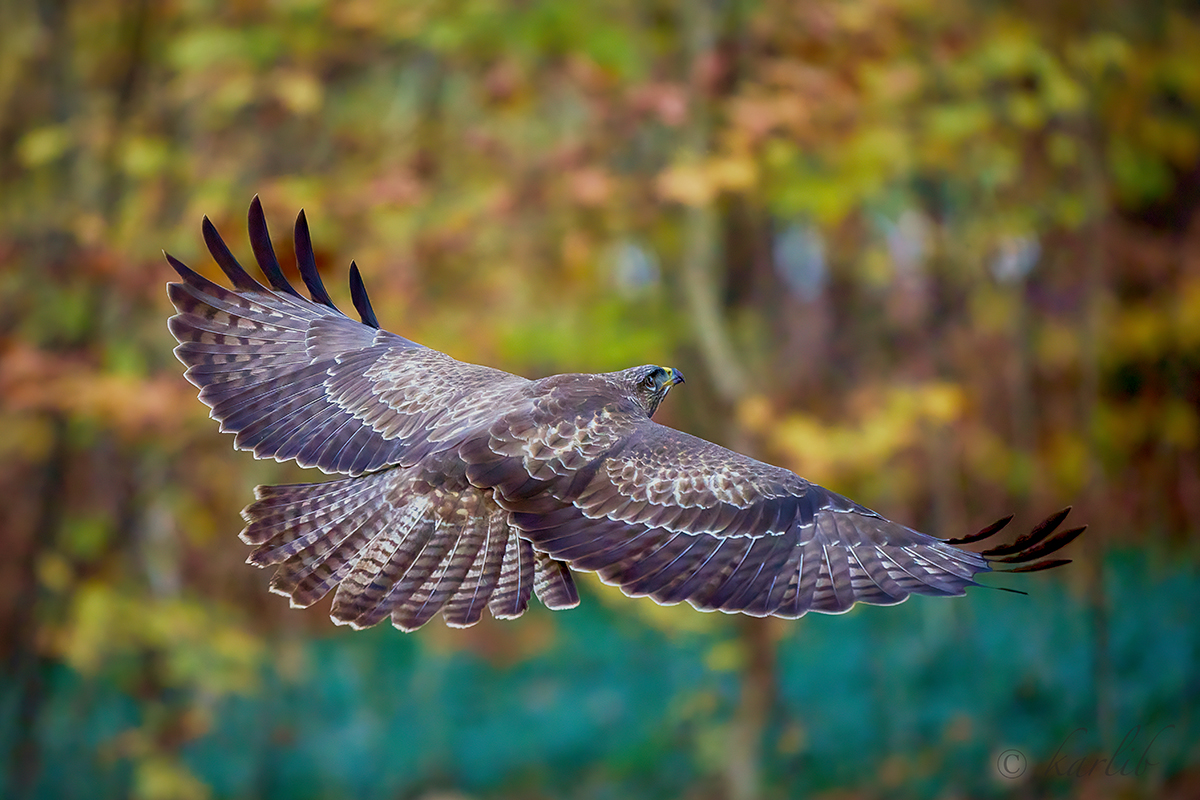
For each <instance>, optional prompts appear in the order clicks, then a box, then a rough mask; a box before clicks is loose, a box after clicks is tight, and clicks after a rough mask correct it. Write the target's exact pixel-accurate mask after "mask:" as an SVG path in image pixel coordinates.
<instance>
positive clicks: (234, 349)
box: [167, 198, 528, 475]
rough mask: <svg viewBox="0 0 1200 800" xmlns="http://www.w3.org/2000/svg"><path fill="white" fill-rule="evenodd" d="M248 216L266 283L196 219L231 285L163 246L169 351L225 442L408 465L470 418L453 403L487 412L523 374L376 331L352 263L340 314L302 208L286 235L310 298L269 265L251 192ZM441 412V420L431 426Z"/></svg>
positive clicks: (344, 464)
mask: <svg viewBox="0 0 1200 800" xmlns="http://www.w3.org/2000/svg"><path fill="white" fill-rule="evenodd" d="M248 223H249V230H250V241H251V247H252V249H253V251H254V255H255V258H256V260H257V261H258V264H259V266H260V268H261V269H262V271H263V274H264V275H265V276H266V281H267V284H268V285H266V286H264V285H263V284H261V283H259V282H258V281H256V280H255V279H254V278H252V277H251V276H250V275H249V274H248V273H247V272H246V271H245V270H244V269H243V268H242V266H241V264H239V263H238V261H237V259H236V258H235V257H234V256H233V253H232V252H231V251H230V250H229V248H228V246H226V244H225V242H224V240H222V238H221V236H220V234H219V233H218V232H217V229H216V227H215V226H214V225H213V224H212V222H211V221H209V220H208V218H207V217H206V218H205V219H204V224H203V233H204V241H205V244H206V245H207V246H208V249H209V252H210V253H211V254H212V256H213V259H214V260H215V261H216V262H217V265H218V266H219V267H220V268H221V270H222V272H224V273H225V276H226V278H227V279H228V280H229V281H230V282H231V283H232V284H233V288H232V289H226V288H224V287H222V286H220V285H218V284H216V283H214V282H213V281H210V280H208V279H207V278H204V277H203V276H201V275H200V274H198V273H197V272H195V271H194V270H192V269H190V268H188V267H187V266H186V265H184V264H183V263H182V262H180V261H179V260H178V259H175V258H173V257H171V256H167V260H168V262H169V263H170V264H171V266H172V267H173V268H174V269H175V271H176V272H177V273H178V275H179V277H180V279H181V282H179V283H172V284H169V285H168V289H167V293H168V296H169V297H170V299H171V302H172V303H173V304H174V305H175V307H176V310H177V312H178V313H177V314H176V315H175V316H173V317H171V319H170V320H169V321H168V329H169V330H170V331H171V333H172V335H173V336H175V338H176V339H177V340H178V341H179V346H178V347H176V348H175V354H176V356H177V357H178V358H179V360H180V361H182V362H183V363H184V364H185V365H186V366H187V371H186V373H185V375H186V377H187V378H188V380H190V381H191V382H192V383H193V384H195V385H196V386H197V387H199V389H200V399H201V400H202V401H203V402H204V403H205V404H207V405H208V406H209V407H210V408H211V409H212V416H213V418H215V419H217V420H218V421H219V422H220V423H221V429H222V430H223V431H227V432H231V433H234V434H237V436H236V438H235V441H234V446H235V447H237V448H239V449H245V450H251V451H253V452H254V454H255V455H256V456H258V457H260V458H275V459H277V460H289V459H294V460H296V461H297V462H298V463H299V464H300V465H301V466H305V467H319V468H321V469H322V470H324V471H325V472H338V473H344V474H348V475H363V474H365V473H368V472H371V471H373V470H377V469H380V468H382V467H386V466H390V465H398V464H404V463H408V462H406V458H407V457H408V455H409V454H410V453H413V452H415V451H416V450H422V451H423V448H424V449H427V448H426V445H428V444H429V442H430V438H429V437H431V436H437V435H441V434H445V433H450V434H453V433H455V432H457V430H458V428H460V427H461V426H462V425H463V424H466V422H469V421H470V420H465V419H464V416H463V414H464V412H463V411H461V410H460V409H458V406H460V405H463V404H464V402H465V403H466V404H467V405H472V404H477V406H478V407H479V408H482V409H486V410H488V411H494V410H495V408H496V407H497V405H498V400H499V399H500V398H503V397H504V396H506V395H508V394H511V393H512V392H519V391H520V389H521V387H523V386H525V385H526V384H528V381H525V380H524V379H522V378H517V377H516V376H513V375H509V374H507V373H504V372H501V371H499V370H493V369H489V368H486V367H478V366H475V365H471V364H463V363H461V362H458V361H455V360H454V359H452V358H450V357H449V356H447V355H445V354H443V353H439V352H437V351H435V350H430V349H428V348H425V347H422V346H421V345H418V344H416V343H414V342H411V341H409V340H407V339H404V338H403V337H400V336H396V335H395V334H391V333H387V332H386V331H381V330H377V329H378V327H379V323H378V320H377V318H376V316H375V312H374V310H373V309H372V308H371V303H370V299H369V297H368V295H367V291H366V287H365V286H364V284H363V280H362V275H361V274H360V273H359V271H358V268H357V266H352V269H351V272H350V285H351V295H352V299H353V301H354V306H355V308H356V310H357V311H358V312H359V315H360V316H361V317H362V322H357V321H355V320H352V319H350V318H348V317H346V316H345V315H343V314H342V313H341V312H340V311H338V309H337V307H336V306H335V305H334V304H333V301H332V299H331V298H330V297H329V293H328V292H327V291H326V290H325V286H324V284H323V282H322V281H321V277H320V274H319V272H318V271H317V268H316V258H315V255H314V253H313V249H312V241H311V238H310V236H309V232H308V224H307V221H306V219H305V217H304V214H303V212H301V214H300V216H299V217H298V218H297V221H296V230H295V239H296V255H297V263H298V266H299V269H300V275H301V278H302V279H303V280H304V283H305V285H306V286H307V288H308V290H309V293H310V295H311V296H312V300H307V299H305V298H304V297H302V296H301V295H300V293H299V292H297V291H296V290H295V289H294V288H293V287H292V286H291V284H290V283H289V282H288V280H287V278H286V276H285V275H284V273H283V270H282V268H281V267H280V265H279V261H278V259H277V258H276V256H275V251H274V248H273V247H272V245H271V239H270V234H269V232H268V230H267V225H266V219H265V217H264V216H263V213H262V205H261V203H260V202H259V201H258V199H257V198H255V200H254V201H253V202H252V203H251V206H250V211H249V213H248ZM468 416H469V415H468ZM443 418H447V419H449V420H451V422H449V423H447V424H446V425H445V426H444V427H439V426H441V425H442V422H441V421H442V420H443ZM456 426H457V427H456Z"/></svg>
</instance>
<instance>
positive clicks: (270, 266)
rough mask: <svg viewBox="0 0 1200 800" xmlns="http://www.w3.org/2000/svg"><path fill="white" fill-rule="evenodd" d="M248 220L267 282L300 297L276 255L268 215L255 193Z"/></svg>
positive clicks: (254, 248) (253, 245) (252, 246)
mask: <svg viewBox="0 0 1200 800" xmlns="http://www.w3.org/2000/svg"><path fill="white" fill-rule="evenodd" d="M247 221H248V224H249V229H250V247H251V248H252V249H253V250H254V258H255V260H256V261H258V266H259V269H261V270H262V271H263V275H266V276H267V282H268V283H270V284H271V287H272V288H274V289H275V290H276V291H280V292H285V293H287V294H290V295H292V296H293V297H297V298H299V297H300V294H299V293H298V292H297V291H296V290H295V289H293V288H292V284H291V283H289V282H288V279H287V278H285V277H284V275H283V269H282V268H281V267H280V266H279V259H277V258H276V257H275V248H274V247H272V246H271V234H270V232H269V231H268V230H267V217H266V215H265V214H263V208H262V202H261V201H260V200H259V199H258V195H254V199H253V200H251V201H250V211H249V213H248V214H247ZM300 299H303V298H300Z"/></svg>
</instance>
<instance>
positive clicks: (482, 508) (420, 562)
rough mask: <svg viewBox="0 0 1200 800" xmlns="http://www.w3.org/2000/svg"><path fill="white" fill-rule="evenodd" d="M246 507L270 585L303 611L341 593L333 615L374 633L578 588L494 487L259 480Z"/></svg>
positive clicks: (399, 477) (552, 597) (475, 616)
mask: <svg viewBox="0 0 1200 800" xmlns="http://www.w3.org/2000/svg"><path fill="white" fill-rule="evenodd" d="M255 496H256V498H257V499H256V500H255V502H254V503H252V504H250V505H249V506H248V507H247V508H246V509H245V511H243V512H242V515H243V517H245V519H246V522H247V523H248V524H247V525H246V528H245V529H244V530H243V531H242V534H241V538H242V540H243V541H245V542H246V543H247V544H251V545H255V549H254V550H253V552H251V554H250V557H249V558H248V559H247V561H248V562H249V563H251V564H254V565H255V566H259V567H265V566H273V565H278V568H277V571H276V573H275V575H274V577H273V578H272V579H271V591H273V592H275V593H277V594H281V595H284V596H286V597H288V598H290V600H291V603H292V605H293V606H294V607H301V608H303V607H307V606H310V605H312V604H313V603H315V602H317V601H318V600H320V599H321V598H322V597H324V596H325V595H326V594H328V593H329V592H330V591H332V590H334V589H336V594H335V595H334V600H333V607H332V611H331V616H332V618H333V621H334V622H336V623H338V624H341V625H350V626H352V627H354V628H367V627H371V626H372V625H376V624H378V623H379V622H382V621H383V620H384V619H385V618H387V617H389V616H390V617H391V620H392V624H393V625H395V626H396V627H397V628H399V629H400V630H403V631H414V630H416V629H418V628H420V627H421V626H422V625H424V624H425V623H426V622H428V621H429V620H430V619H432V618H433V617H434V616H435V615H437V614H438V613H439V612H440V613H441V614H442V616H443V618H444V619H445V620H446V622H447V624H449V625H451V626H453V627H460V628H462V627H469V626H471V625H474V624H475V623H476V622H478V621H479V620H480V619H481V618H482V616H483V610H484V608H489V609H490V610H491V612H492V615H493V616H495V617H497V618H501V619H512V618H515V617H519V616H521V614H522V613H524V611H525V609H526V607H527V606H528V604H529V599H530V597H531V596H532V595H533V594H534V593H536V594H537V596H538V598H539V599H540V600H542V602H543V603H545V605H546V606H548V607H549V608H552V609H560V608H572V607H574V606H575V605H577V604H578V602H579V595H578V593H577V592H576V590H575V584H574V582H573V580H572V578H571V575H570V572H569V570H568V569H567V567H566V565H564V564H563V563H562V562H560V561H555V560H553V559H551V558H550V557H549V556H546V555H544V554H542V553H535V552H534V550H533V548H532V546H531V545H530V544H529V542H528V541H525V540H524V539H521V538H520V537H518V536H517V535H516V531H515V529H513V528H512V527H511V526H510V524H509V521H508V513H507V512H505V511H504V510H503V509H501V508H500V507H499V506H497V505H496V504H495V502H494V501H493V500H492V497H491V493H490V492H488V491H486V490H480V489H477V488H475V487H473V486H465V487H463V488H462V489H461V490H460V491H457V492H454V491H448V490H446V489H444V488H439V489H431V488H429V487H428V485H427V484H424V483H423V482H421V481H416V480H414V479H413V478H412V476H411V475H410V474H409V472H408V471H407V470H403V469H392V470H385V471H383V472H375V473H370V474H367V475H363V476H361V477H357V478H347V479H344V480H338V481H330V482H328V483H319V484H297V485H290V486H260V487H258V488H257V489H256V490H255Z"/></svg>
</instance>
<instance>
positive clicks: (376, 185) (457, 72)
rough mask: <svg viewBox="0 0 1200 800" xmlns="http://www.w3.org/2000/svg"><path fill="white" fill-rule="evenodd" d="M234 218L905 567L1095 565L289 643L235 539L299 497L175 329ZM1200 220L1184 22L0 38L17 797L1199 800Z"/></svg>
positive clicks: (240, 247)
mask: <svg viewBox="0 0 1200 800" xmlns="http://www.w3.org/2000/svg"><path fill="white" fill-rule="evenodd" d="M255 193H257V194H259V195H260V196H261V198H262V201H263V204H264V206H265V208H266V211H267V216H268V219H269V220H270V221H271V222H272V223H273V226H274V228H273V230H274V234H275V236H276V240H277V241H276V248H277V249H278V250H279V251H280V254H281V257H282V260H283V261H285V262H288V261H289V260H290V256H291V247H290V245H289V244H288V242H289V241H290V227H291V222H292V220H293V219H294V217H295V214H296V212H297V211H298V210H299V209H300V208H302V207H303V208H304V209H305V210H306V212H307V215H308V219H309V220H310V222H311V224H312V228H313V236H314V240H315V242H316V246H317V248H318V251H317V256H318V263H319V265H320V268H321V270H322V272H323V273H324V275H325V279H326V282H327V284H328V285H329V286H330V289H331V291H332V292H333V294H334V296H335V298H339V299H340V300H341V301H342V302H344V303H345V304H346V306H348V305H349V304H348V292H347V291H346V289H345V274H346V267H347V265H348V263H349V261H350V259H351V258H354V259H356V260H357V262H358V264H359V265H360V266H361V267H362V269H363V272H364V275H365V277H366V281H367V285H368V287H369V288H370V289H371V291H372V295H373V298H374V304H375V308H376V310H377V312H378V313H379V316H380V318H381V319H382V320H383V321H384V324H385V326H386V327H389V328H391V329H392V330H396V331H398V332H401V333H403V334H404V335H405V336H408V337H410V338H413V339H416V340H418V341H421V342H423V343H425V344H428V345H430V346H433V347H436V348H439V349H442V350H445V351H447V352H449V353H451V354H452V355H454V356H456V357H458V358H460V359H464V360H469V361H477V362H484V363H487V364H491V365H494V366H498V367H502V368H504V369H507V370H511V371H514V372H519V373H522V374H525V375H528V376H540V375H545V374H550V373H553V372H558V371H601V370H609V369H618V368H623V367H625V366H629V365H633V364H641V363H647V362H653V363H663V364H670V365H673V366H676V367H678V368H680V369H681V370H682V371H683V372H684V373H686V374H687V376H688V383H687V385H686V386H685V387H683V388H682V389H681V390H677V391H676V392H674V393H672V396H671V398H670V400H669V401H668V403H667V404H666V405H665V407H664V408H663V409H662V410H661V412H660V414H661V417H662V418H663V420H662V421H664V422H667V423H668V424H672V425H675V426H677V427H682V428H684V429H687V430H689V431H691V432H694V433H697V434H700V435H703V436H706V437H708V438H711V439H714V440H716V441H718V442H721V443H723V444H725V445H728V446H731V447H734V448H737V449H741V450H743V451H746V452H749V453H751V454H753V455H756V456H758V457H760V458H763V459H765V460H768V461H772V462H774V463H778V464H782V465H786V466H788V467H790V468H792V469H794V470H796V471H797V472H799V473H800V474H802V475H805V476H806V477H808V478H810V479H812V480H816V481H819V482H820V483H822V484H824V485H826V486H829V487H831V488H833V489H835V490H837V491H840V492H842V493H845V494H849V495H851V496H853V497H854V498H856V499H857V500H859V501H861V502H863V503H864V504H866V505H868V506H871V507H873V508H875V509H877V510H879V511H880V512H882V513H885V514H887V515H888V516H891V517H893V518H898V519H900V520H902V521H904V522H906V523H908V524H911V525H913V526H915V527H918V528H921V529H924V530H928V531H932V532H937V533H939V534H941V535H944V536H955V535H961V534H963V533H967V532H969V531H972V530H975V529H977V528H979V527H982V526H983V525H985V524H987V523H989V522H991V521H992V520H993V519H995V518H996V517H998V516H1001V515H1003V514H1006V513H1008V512H1010V511H1015V512H1016V513H1017V519H1018V523H1020V524H1021V525H1022V526H1028V525H1029V524H1032V523H1033V522H1034V521H1036V520H1037V519H1040V518H1041V517H1043V516H1045V515H1046V514H1048V513H1049V512H1051V511H1053V510H1055V509H1057V508H1059V507H1061V506H1063V505H1066V504H1068V503H1072V504H1074V505H1075V512H1074V514H1073V516H1072V520H1077V521H1079V522H1088V523H1090V525H1091V528H1090V531H1089V533H1088V535H1087V536H1086V537H1085V539H1083V540H1081V541H1080V542H1079V543H1078V544H1077V545H1076V547H1075V555H1076V562H1075V563H1074V564H1073V565H1072V566H1071V567H1069V568H1067V569H1064V570H1060V571H1057V572H1056V573H1043V574H1038V575H1034V576H1017V577H1013V578H1011V579H1009V580H1001V579H995V580H993V581H991V582H992V583H995V584H998V585H1005V586H1014V587H1019V588H1022V589H1025V590H1027V591H1029V593H1030V596H1029V597H1020V596H1017V595H1011V594H1006V593H1002V592H996V591H986V590H976V591H974V592H973V593H971V594H970V595H969V596H968V597H967V598H964V599H958V600H953V601H946V600H932V599H928V598H918V599H916V600H913V601H912V602H910V603H907V604H905V605H903V606H899V607H896V608H885V609H880V608H870V607H867V608H864V607H861V606H860V607H858V608H856V609H855V610H853V611H852V612H851V613H849V614H847V615H845V616H841V617H823V616H819V615H813V616H810V617H808V618H805V619H803V620H800V621H795V622H784V621H778V620H768V621H753V620H745V619H741V618H734V617H726V616H723V615H704V614H700V613H698V612H695V611H693V610H691V609H690V607H687V606H684V607H677V608H671V609H662V608H658V607H655V606H654V605H653V604H651V603H649V602H647V601H632V600H628V599H626V598H624V597H622V596H621V595H620V594H619V593H616V592H615V591H614V590H611V589H608V588H606V587H602V586H600V585H599V584H598V583H597V582H596V581H594V580H590V579H587V580H584V581H583V585H582V594H583V603H582V606H581V607H580V608H578V609H576V610H573V611H570V612H565V613H560V614H553V615H552V614H550V613H549V612H546V611H545V610H544V609H542V608H540V607H537V608H532V609H531V610H530V612H529V613H527V614H526V616H525V617H524V618H523V619H521V620H520V621H517V622H509V623H497V622H495V621H492V620H490V619H489V620H485V621H484V622H483V623H481V624H480V625H479V626H477V627H476V628H474V629H471V630H469V631H451V630H447V629H446V628H445V627H444V626H443V625H442V624H441V622H440V620H435V621H434V622H433V623H432V624H430V625H429V626H428V627H427V628H426V629H424V630H422V631H421V632H419V633H418V634H416V635H411V636H406V635H403V634H401V633H399V632H397V631H395V630H392V629H391V628H390V627H388V626H386V625H385V626H381V627H380V628H377V629H373V630H371V631H369V632H365V633H352V632H348V631H346V630H343V629H335V628H334V626H333V625H332V624H330V622H329V620H328V618H327V615H326V614H325V613H323V611H322V609H321V608H318V609H311V610H309V611H307V612H293V611H289V610H288V609H287V608H286V602H285V601H283V599H282V598H279V597H275V596H273V595H269V594H268V593H267V592H266V582H267V579H268V575H267V574H266V573H262V572H259V571H257V570H254V569H252V568H250V567H248V566H245V565H244V564H243V563H242V561H243V559H244V557H245V555H246V552H245V549H244V547H243V546H242V544H241V543H240V542H239V541H238V540H237V538H236V534H237V532H238V530H239V528H240V525H241V521H240V519H239V517H238V510H239V509H240V508H241V507H242V506H243V505H244V504H246V503H247V502H248V500H249V499H250V498H251V488H252V487H253V486H254V485H255V484H258V483H281V482H291V481H303V480H314V479H316V477H317V476H313V475H306V474H304V473H302V472H300V471H299V470H296V469H294V468H292V467H289V466H286V465H278V464H275V463H262V462H256V461H254V459H252V458H251V457H250V456H249V455H248V454H245V453H234V452H233V451H232V449H231V441H230V439H229V438H228V437H225V436H220V435H218V434H217V432H216V430H215V428H216V426H215V424H214V423H212V422H211V421H210V420H208V419H207V418H206V410H205V409H204V408H203V407H202V406H201V404H200V403H199V402H197V401H196V400H195V397H194V390H193V389H192V387H190V386H189V385H188V384H187V383H186V382H185V381H184V380H183V378H182V377H181V369H180V366H179V364H178V363H177V362H176V361H175V360H174V358H173V357H172V355H171V347H172V345H173V341H172V340H171V338H170V337H169V335H168V333H167V331H166V326H165V318H166V317H167V315H168V314H169V304H168V302H167V298H166V295H165V292H164V284H165V283H166V281H167V280H168V279H169V277H170V274H169V271H168V268H167V267H166V265H165V263H164V261H163V258H162V254H161V252H160V251H161V250H162V249H164V248H165V249H166V250H168V251H170V252H171V253H173V254H174V255H176V256H178V257H180V258H182V259H183V260H184V261H185V262H187V263H189V264H191V265H193V266H195V267H197V268H199V269H201V270H202V271H203V272H204V273H205V274H207V275H210V276H213V277H216V276H217V275H218V273H217V272H216V270H215V268H214V267H213V265H212V263H211V260H210V259H209V258H208V256H207V254H206V253H205V252H204V251H203V247H202V242H201V238H200V228H199V223H200V219H201V217H202V215H204V214H208V215H210V216H211V218H212V219H213V220H214V222H215V223H216V224H217V225H218V227H219V228H220V229H221V230H222V231H223V232H224V233H225V235H226V238H227V239H228V241H229V242H230V244H231V246H232V247H233V248H234V250H235V252H237V253H239V254H240V255H241V256H242V257H243V259H244V260H249V247H248V246H247V244H246V240H245V209H246V207H247V205H248V203H249V200H250V198H251V197H252V196H253V195H254V194H255ZM1198 209H1200V10H1198V9H1197V7H1196V5H1195V4H1194V3H1171V2H1159V1H1157V0H1136V1H1135V0H1095V2H1089V3H1045V2H1012V3H1000V2H989V1H987V0H937V1H935V0H845V1H842V0H839V1H837V2H834V0H803V2H801V1H798V0H757V1H752V0H719V1H718V0H689V1H688V2H668V1H667V0H646V1H645V2H629V1H627V0H575V1H574V2H570V3H567V2H559V1H558V0H507V1H505V0H448V1H446V2H433V0H426V1H424V2H416V1H414V2H399V1H395V2H385V1H383V0H380V1H378V2H376V1H375V0H343V1H342V2H338V3H328V4H326V3H321V2H314V1H313V0H275V1H274V2H267V3H262V2H251V0H236V1H235V2H228V3H224V2H211V1H209V0H168V2H157V1H156V0H124V1H122V0H87V2H83V1H82V0H5V1H4V2H3V3H0V547H2V548H3V549H2V552H3V558H0V650H2V652H0V656H2V657H3V667H2V672H0V676H2V677H0V795H2V796H4V797H7V798H14V800H25V799H26V798H105V797H112V798H124V797H131V798H139V799H140V800H168V799H171V798H180V800H199V799H201V798H289V799H293V800H294V799H302V798H425V799H427V800H433V799H434V798H440V799H441V800H448V799H449V798H554V797H578V798H596V799H597V800H599V799H601V798H614V799H618V798H619V799H622V800H623V799H624V798H675V797H684V798H697V799H706V798H714V799H715V798H735V799H736V800H755V799H757V798H764V799H766V798H785V797H801V796H813V797H825V798H875V797H921V798H924V797H942V798H953V797H968V796H969V797H988V796H1019V797H1088V798H1116V797H1121V798H1138V797H1147V798H1148V797H1179V798H1183V797H1194V796H1197V793H1200V745H1198V742H1200V715H1198V712H1200V702H1198V701H1200V670H1198V669H1197V666H1198V664H1200V626H1197V624H1196V621H1195V609H1196V608H1197V606H1200V584H1198V583H1197V563H1198V558H1197V555H1198V554H1197V539H1198V536H1200V417H1198V414H1197V407H1198V404H1200V216H1198V213H1197V212H1198ZM289 268H290V267H289ZM293 274H294V273H293ZM1014 751H1015V752H1016V753H1017V756H1019V757H1015V756H1013V755H1012V753H1013V752H1014ZM1100 759H1104V760H1103V761H1101V760H1100Z"/></svg>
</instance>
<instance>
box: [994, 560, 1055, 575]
mask: <svg viewBox="0 0 1200 800" xmlns="http://www.w3.org/2000/svg"><path fill="white" fill-rule="evenodd" d="M1070 563H1071V559H1069V558H1057V559H1052V560H1050V561H1039V562H1037V563H1036V564H1025V565H1024V566H1020V567H1012V568H1011V569H998V570H996V572H1041V571H1042V570H1044V569H1054V568H1055V567H1061V566H1064V565H1066V564H1070Z"/></svg>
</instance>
